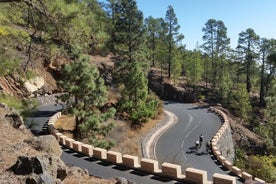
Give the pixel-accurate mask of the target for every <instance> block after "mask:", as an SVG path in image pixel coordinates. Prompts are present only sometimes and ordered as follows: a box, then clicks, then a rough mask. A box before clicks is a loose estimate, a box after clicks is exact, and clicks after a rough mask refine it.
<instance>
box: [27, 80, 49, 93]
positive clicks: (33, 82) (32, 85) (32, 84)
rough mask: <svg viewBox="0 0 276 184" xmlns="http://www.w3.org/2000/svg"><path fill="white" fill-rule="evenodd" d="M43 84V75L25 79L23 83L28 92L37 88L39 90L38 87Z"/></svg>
mask: <svg viewBox="0 0 276 184" xmlns="http://www.w3.org/2000/svg"><path fill="white" fill-rule="evenodd" d="M44 84H45V80H44V78H43V77H39V76H37V77H35V78H32V79H30V80H28V81H26V82H25V83H24V87H25V88H26V90H27V91H28V92H29V93H33V92H35V91H37V90H39V89H40V88H42V86H44Z"/></svg>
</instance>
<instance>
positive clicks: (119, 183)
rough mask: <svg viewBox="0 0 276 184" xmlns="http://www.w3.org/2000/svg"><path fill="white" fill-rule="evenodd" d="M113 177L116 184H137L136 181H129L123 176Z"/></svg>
mask: <svg viewBox="0 0 276 184" xmlns="http://www.w3.org/2000/svg"><path fill="white" fill-rule="evenodd" d="M112 179H113V180H115V181H116V184H135V182H133V181H129V180H127V179H126V178H123V177H113V178H112Z"/></svg>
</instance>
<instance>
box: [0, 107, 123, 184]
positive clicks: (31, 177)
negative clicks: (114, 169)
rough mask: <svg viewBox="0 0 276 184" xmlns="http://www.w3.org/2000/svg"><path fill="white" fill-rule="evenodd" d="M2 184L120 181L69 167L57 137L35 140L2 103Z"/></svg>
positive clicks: (0, 119) (0, 124)
mask: <svg viewBox="0 0 276 184" xmlns="http://www.w3.org/2000/svg"><path fill="white" fill-rule="evenodd" d="M0 144H1V146H0V183H1V184H2V183H3V184H9V183H12V184H21V183H22V184H23V183H31V184H40V183H41V184H44V183H45V184H58V183H66V184H67V183H68V184H71V183H72V184H73V183H74V184H75V183H91V184H102V183H103V184H104V183H106V184H113V183H118V179H116V178H113V179H110V180H105V179H100V178H96V177H92V176H89V175H88V173H87V171H85V170H82V169H80V168H77V167H71V166H66V165H65V164H64V163H63V161H62V160H61V159H60V155H61V153H62V150H61V148H60V146H59V144H58V143H57V141H56V140H55V138H54V137H53V136H50V135H47V136H41V137H34V136H33V135H32V134H31V132H30V131H29V130H28V129H26V128H25V126H24V124H23V121H22V118H20V116H19V115H18V113H17V112H16V111H14V110H12V109H10V108H8V107H7V106H6V105H3V104H0Z"/></svg>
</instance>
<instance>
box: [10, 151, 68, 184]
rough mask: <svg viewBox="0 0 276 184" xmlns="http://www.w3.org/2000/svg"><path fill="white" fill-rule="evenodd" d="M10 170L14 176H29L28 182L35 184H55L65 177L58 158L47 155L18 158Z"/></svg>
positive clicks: (64, 171)
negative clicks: (34, 183)
mask: <svg viewBox="0 0 276 184" xmlns="http://www.w3.org/2000/svg"><path fill="white" fill-rule="evenodd" d="M11 170H12V171H13V172H14V174H16V175H29V176H28V177H27V178H28V180H29V181H30V182H36V183H55V181H56V180H57V179H58V180H64V179H65V177H66V176H67V170H66V166H65V164H64V163H63V162H62V161H61V160H60V159H59V158H58V157H55V156H53V157H49V155H42V156H36V157H25V156H20V157H18V160H17V162H16V163H15V164H14V165H13V166H12V167H11Z"/></svg>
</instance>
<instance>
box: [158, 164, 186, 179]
mask: <svg viewBox="0 0 276 184" xmlns="http://www.w3.org/2000/svg"><path fill="white" fill-rule="evenodd" d="M162 174H163V175H165V176H168V177H172V178H177V179H184V178H185V176H184V175H183V174H182V171H181V166H180V165H176V164H171V163H167V162H164V163H163V164H162Z"/></svg>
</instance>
